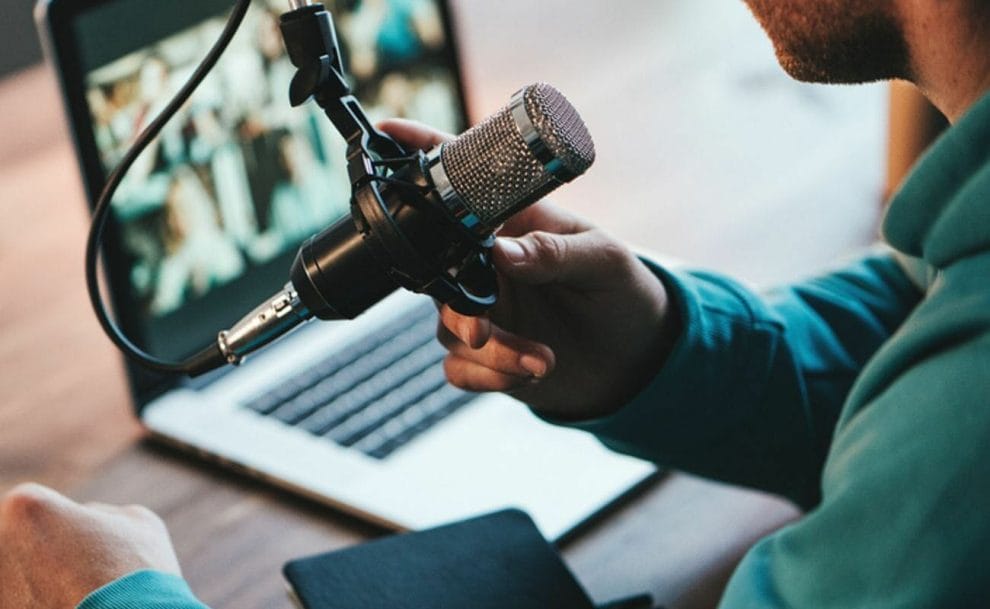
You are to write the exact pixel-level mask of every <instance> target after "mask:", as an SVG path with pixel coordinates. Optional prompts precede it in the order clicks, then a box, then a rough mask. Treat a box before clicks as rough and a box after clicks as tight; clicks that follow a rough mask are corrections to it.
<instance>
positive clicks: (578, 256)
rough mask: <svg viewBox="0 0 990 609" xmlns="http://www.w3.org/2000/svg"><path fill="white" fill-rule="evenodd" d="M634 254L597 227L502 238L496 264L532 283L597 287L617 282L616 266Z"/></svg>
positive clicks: (521, 279)
mask: <svg viewBox="0 0 990 609" xmlns="http://www.w3.org/2000/svg"><path fill="white" fill-rule="evenodd" d="M630 256H631V254H630V253H629V251H628V250H627V249H626V248H625V247H624V246H623V245H622V244H620V243H618V242H616V241H614V240H612V239H611V238H609V237H608V236H606V235H605V234H604V233H602V232H601V231H598V230H589V231H584V232H581V233H575V234H569V235H559V234H556V233H548V232H544V231H536V232H532V233H529V234H526V235H523V236H522V237H518V238H508V237H499V238H498V239H497V240H496V242H495V266H496V267H497V268H498V270H499V271H501V272H502V273H503V274H504V275H506V276H507V277H509V278H511V279H514V280H517V281H521V282H523V283H528V284H532V285H542V284H549V283H569V284H573V285H574V287H585V288H595V287H600V286H603V285H606V284H609V283H611V282H614V281H615V278H616V277H617V276H619V274H618V273H616V270H617V265H621V264H624V263H625V262H626V261H627V260H628V259H629V258H630Z"/></svg>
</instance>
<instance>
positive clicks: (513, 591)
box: [283, 510, 592, 609]
mask: <svg viewBox="0 0 990 609" xmlns="http://www.w3.org/2000/svg"><path fill="white" fill-rule="evenodd" d="M283 572H284V575H285V578H286V580H287V581H288V583H289V585H290V586H291V587H292V589H293V591H294V593H295V596H296V597H297V598H298V600H299V601H300V602H301V603H302V606H303V608H304V609H382V608H384V607H387V608H388V609H469V608H470V609H592V603H591V600H590V599H589V598H588V595H587V594H586V593H585V591H584V590H583V589H582V588H581V586H580V585H579V584H578V582H577V580H575V579H574V576H573V575H572V574H571V572H570V571H569V570H568V569H567V567H566V566H565V565H564V563H563V561H562V560H561V559H560V556H558V554H557V552H556V551H555V550H554V549H553V547H551V546H550V544H549V543H547V541H546V540H545V539H544V538H543V536H542V535H541V534H540V532H539V530H538V529H537V528H536V525H535V524H534V523H533V521H532V519H530V517H529V516H528V515H527V514H525V513H524V512H521V511H519V510H506V511H502V512H496V513H494V514H490V515H487V516H482V517H480V518H475V519H472V520H466V521H464V522H458V523H455V524H451V525H446V526H442V527H439V528H436V529H430V530H427V531H422V532H418V533H409V534H405V535H397V536H394V537H388V538H385V539H381V540H377V541H372V542H370V543H366V544H364V545H360V546H355V547H352V548H348V549H345V550H341V551H338V552H331V553H329V554H321V555H319V556H314V557H311V558H303V559H299V560H294V561H291V562H289V563H287V564H286V565H285V567H284V569H283Z"/></svg>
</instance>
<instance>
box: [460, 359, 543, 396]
mask: <svg viewBox="0 0 990 609" xmlns="http://www.w3.org/2000/svg"><path fill="white" fill-rule="evenodd" d="M443 371H444V373H445V374H446V375H447V380H448V381H450V384H451V385H454V386H455V387H460V388H461V389H464V390H465V391H475V392H479V393H480V392H486V391H511V390H513V389H518V388H519V387H523V386H525V385H528V384H530V383H532V382H533V380H532V379H531V378H530V377H522V376H516V375H513V374H505V373H504V372H499V371H498V370H492V369H491V368H486V367H485V366H482V365H481V364H479V363H477V362H474V361H471V360H468V359H464V358H463V357H458V356H456V355H453V354H451V355H448V356H447V357H446V358H445V359H444V360H443Z"/></svg>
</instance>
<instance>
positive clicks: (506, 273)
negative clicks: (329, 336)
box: [381, 121, 679, 420]
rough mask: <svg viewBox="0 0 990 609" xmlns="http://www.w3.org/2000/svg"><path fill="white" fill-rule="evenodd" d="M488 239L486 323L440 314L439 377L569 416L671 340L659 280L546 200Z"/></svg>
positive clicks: (639, 382)
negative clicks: (492, 280)
mask: <svg viewBox="0 0 990 609" xmlns="http://www.w3.org/2000/svg"><path fill="white" fill-rule="evenodd" d="M381 128H382V130H383V131H385V132H386V133H388V134H389V135H391V136H392V137H394V138H395V139H396V140H397V141H399V142H400V143H402V144H404V145H406V146H409V147H413V148H424V149H425V148H430V147H433V146H435V145H437V144H439V143H441V142H443V141H444V140H445V139H447V138H449V136H446V135H444V134H441V133H439V132H436V131H433V130H431V129H429V128H426V127H423V126H421V125H418V124H415V123H410V122H409V121H386V122H384V123H382V124H381ZM498 237H499V238H498V240H497V242H496V246H495V252H494V258H495V266H496V268H497V270H498V272H499V284H500V290H501V294H500V297H499V302H498V304H497V305H496V306H495V307H494V308H493V309H492V311H491V312H490V314H489V315H488V316H487V317H466V316H463V315H459V314H457V313H455V312H454V311H453V310H452V309H451V308H450V307H446V306H445V307H443V308H442V309H441V311H440V325H439V328H438V332H437V334H438V338H439V339H440V342H441V343H443V345H444V346H445V347H446V348H447V349H448V351H449V354H448V355H447V358H446V359H445V361H444V369H445V371H446V374H447V378H448V380H449V381H450V382H451V383H452V384H454V385H456V386H458V387H461V388H463V389H467V390H469V391H503V392H507V393H510V394H512V395H513V396H515V397H517V398H519V399H520V400H522V401H523V402H526V403H527V404H529V405H530V406H532V407H533V408H535V409H536V410H537V411H539V412H540V413H541V414H544V415H546V416H552V417H556V418H561V419H571V420H575V419H586V418H591V417H597V416H603V415H607V414H610V413H612V412H614V411H615V410H617V409H618V408H619V407H621V406H622V405H623V404H624V403H625V402H627V401H628V400H630V399H631V398H633V397H634V396H635V395H636V393H638V392H639V391H640V390H641V389H642V388H643V387H644V386H645V385H646V384H647V382H648V381H649V380H650V379H651V378H652V377H653V375H655V374H656V372H657V371H658V370H659V369H660V367H661V366H662V364H663V361H664V360H665V359H666V356H667V355H668V354H669V352H670V350H671V348H672V346H673V343H674V341H675V340H676V337H677V335H678V333H679V328H678V321H677V319H676V315H673V314H671V312H670V311H669V308H670V307H669V306H668V299H667V294H666V291H665V290H664V287H663V284H662V283H661V282H660V281H659V279H657V277H656V276H655V275H654V274H653V273H652V272H651V271H650V270H649V269H648V268H647V267H646V266H645V265H644V264H643V263H642V261H640V260H639V259H638V258H637V257H636V256H635V255H633V253H632V252H631V251H630V250H629V248H627V247H626V246H625V245H624V244H622V243H621V242H619V241H617V240H615V239H613V238H612V237H610V236H608V235H607V234H605V233H604V232H603V231H601V230H599V229H596V228H595V227H593V226H592V225H590V224H589V223H587V222H585V221H584V220H582V219H580V218H578V217H576V216H574V215H572V214H570V213H568V212H566V211H564V210H562V209H560V208H557V207H555V206H553V205H551V204H550V203H548V202H546V201H543V202H540V203H537V204H535V205H533V206H531V207H529V208H527V209H525V210H523V211H522V212H520V213H518V214H516V215H514V216H513V217H512V218H510V219H509V220H508V221H507V222H506V223H505V225H504V226H503V227H502V229H501V231H500V232H499V234H498Z"/></svg>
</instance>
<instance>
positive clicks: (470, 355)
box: [437, 325, 556, 378]
mask: <svg viewBox="0 0 990 609" xmlns="http://www.w3.org/2000/svg"><path fill="white" fill-rule="evenodd" d="M437 338H438V339H439V340H440V343H441V344H442V345H443V346H444V347H446V348H447V350H448V351H450V354H451V355H454V356H457V357H459V358H462V359H465V360H469V361H472V362H474V363H476V364H480V365H482V366H484V367H486V368H489V369H491V370H494V371H496V372H501V373H503V374H510V375H513V376H518V377H523V378H544V377H546V376H548V375H549V374H550V373H551V372H553V368H554V365H555V363H556V358H555V356H554V353H553V350H552V349H550V347H547V346H546V345H542V344H540V343H537V342H535V341H531V340H528V339H525V338H523V337H521V336H517V335H515V334H512V333H511V332H506V331H505V330H503V329H501V328H499V327H498V326H495V325H493V326H492V327H491V337H490V338H489V339H488V342H486V343H485V345H484V346H483V347H481V348H480V349H472V348H471V347H469V346H468V345H466V344H464V342H462V341H461V340H460V339H459V338H457V337H456V336H454V335H453V334H452V333H451V332H450V331H449V330H447V328H446V327H444V326H443V325H441V326H440V327H439V328H438V330H437Z"/></svg>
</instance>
